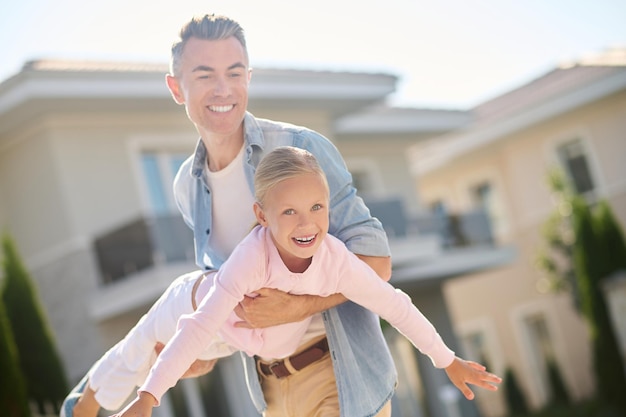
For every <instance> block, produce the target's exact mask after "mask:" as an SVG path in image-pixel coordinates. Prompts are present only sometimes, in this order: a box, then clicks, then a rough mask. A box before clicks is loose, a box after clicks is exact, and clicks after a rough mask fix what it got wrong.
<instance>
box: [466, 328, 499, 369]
mask: <svg viewBox="0 0 626 417" xmlns="http://www.w3.org/2000/svg"><path fill="white" fill-rule="evenodd" d="M462 343H463V347H464V348H465V355H466V356H467V359H469V360H473V361H475V362H479V363H481V364H483V365H485V366H487V368H489V369H491V368H492V366H493V365H492V364H491V363H490V360H489V354H488V353H487V346H486V342H485V335H484V334H483V333H482V332H480V331H475V332H471V333H467V334H465V335H464V336H463V339H462Z"/></svg>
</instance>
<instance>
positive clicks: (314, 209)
mask: <svg viewBox="0 0 626 417" xmlns="http://www.w3.org/2000/svg"><path fill="white" fill-rule="evenodd" d="M321 209H322V205H321V204H315V205H314V206H313V207H311V210H313V211H317V210H321Z"/></svg>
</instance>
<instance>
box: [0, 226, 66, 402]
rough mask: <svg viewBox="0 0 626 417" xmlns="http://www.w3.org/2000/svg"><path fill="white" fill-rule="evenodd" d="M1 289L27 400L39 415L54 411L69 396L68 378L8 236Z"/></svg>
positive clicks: (5, 238) (38, 303)
mask: <svg viewBox="0 0 626 417" xmlns="http://www.w3.org/2000/svg"><path fill="white" fill-rule="evenodd" d="M2 248H3V252H4V260H3V267H4V274H5V279H4V288H3V290H2V300H3V302H4V305H5V308H6V313H7V317H8V318H9V322H10V324H11V329H12V331H13V336H14V339H15V344H16V346H17V348H18V350H19V365H20V369H21V372H22V375H23V376H24V379H25V381H26V389H27V396H28V398H29V399H31V400H33V401H35V402H36V403H37V405H38V407H39V411H40V412H41V413H42V414H43V413H44V412H45V404H46V403H52V404H53V406H54V408H55V410H57V411H58V408H59V406H60V404H61V402H62V401H63V399H64V397H65V395H66V394H67V392H68V385H67V378H66V376H65V372H64V369H63V365H62V363H61V360H60V358H59V355H58V354H57V351H56V348H55V345H54V342H53V337H52V332H51V331H50V329H49V327H48V325H47V323H46V320H45V314H44V312H43V309H42V307H41V305H40V302H39V298H38V297H37V294H36V291H35V288H34V286H33V284H32V279H31V278H30V276H29V274H28V272H27V271H26V268H25V267H24V265H23V264H22V261H21V259H20V257H19V255H18V253H17V250H16V248H15V245H14V243H13V241H12V240H11V239H10V238H9V236H6V235H5V236H4V237H3V239H2Z"/></svg>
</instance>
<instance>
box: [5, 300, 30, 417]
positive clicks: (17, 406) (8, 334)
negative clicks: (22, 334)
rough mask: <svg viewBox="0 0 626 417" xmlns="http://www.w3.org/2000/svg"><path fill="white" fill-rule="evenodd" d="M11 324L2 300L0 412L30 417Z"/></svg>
mask: <svg viewBox="0 0 626 417" xmlns="http://www.w3.org/2000/svg"><path fill="white" fill-rule="evenodd" d="M18 361H19V359H18V352H17V347H16V346H15V341H14V339H13V331H12V330H11V324H10V323H9V319H8V318H7V315H6V312H5V310H4V303H2V300H1V299H0V369H2V372H0V410H2V415H4V416H6V417H30V408H29V407H28V399H27V398H26V385H25V383H24V379H23V378H22V373H21V371H20V367H19V362H18Z"/></svg>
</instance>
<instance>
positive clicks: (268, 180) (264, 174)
mask: <svg viewBox="0 0 626 417" xmlns="http://www.w3.org/2000/svg"><path fill="white" fill-rule="evenodd" d="M303 174H317V175H319V176H320V177H321V178H322V181H324V184H325V186H326V189H327V190H328V182H327V180H326V175H325V174H324V171H323V170H322V167H320V165H319V163H318V162H317V159H316V158H315V156H313V154H312V153H311V152H309V151H306V150H304V149H300V148H295V147H293V146H280V147H278V148H276V149H274V150H272V151H271V152H270V153H268V154H267V155H265V156H264V157H263V159H261V162H259V166H258V167H257V169H256V173H255V175H254V190H255V192H254V194H255V198H256V201H257V202H258V203H259V204H261V205H263V202H264V201H265V196H266V195H267V193H268V192H269V190H271V189H272V188H273V187H274V186H276V184H278V183H279V182H281V181H284V180H287V179H290V178H294V177H297V176H299V175H303Z"/></svg>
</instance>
